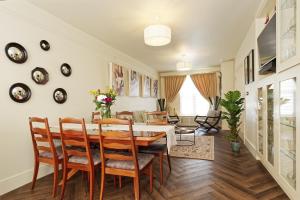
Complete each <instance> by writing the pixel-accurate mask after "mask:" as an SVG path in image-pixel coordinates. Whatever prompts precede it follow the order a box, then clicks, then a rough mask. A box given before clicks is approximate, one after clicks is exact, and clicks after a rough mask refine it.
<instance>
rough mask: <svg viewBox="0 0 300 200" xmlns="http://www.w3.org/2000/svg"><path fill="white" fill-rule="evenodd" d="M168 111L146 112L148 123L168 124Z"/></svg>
mask: <svg viewBox="0 0 300 200" xmlns="http://www.w3.org/2000/svg"><path fill="white" fill-rule="evenodd" d="M167 117H168V113H167V112H166V111H154V112H146V119H147V121H146V123H147V124H150V125H167V124H168V120H167Z"/></svg>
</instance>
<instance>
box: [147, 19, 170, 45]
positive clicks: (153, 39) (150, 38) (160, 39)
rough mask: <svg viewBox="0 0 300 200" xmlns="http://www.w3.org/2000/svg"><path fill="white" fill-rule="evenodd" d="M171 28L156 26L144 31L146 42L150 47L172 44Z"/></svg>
mask: <svg viewBox="0 0 300 200" xmlns="http://www.w3.org/2000/svg"><path fill="white" fill-rule="evenodd" d="M171 32H172V31H171V28H170V27H168V26H166V25H162V24H155V25H150V26H148V27H146V28H145V29H144V42H145V44H147V45H149V46H164V45H167V44H169V43H170V42H171Z"/></svg>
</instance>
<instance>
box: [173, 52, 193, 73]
mask: <svg viewBox="0 0 300 200" xmlns="http://www.w3.org/2000/svg"><path fill="white" fill-rule="evenodd" d="M176 68H177V71H188V70H190V69H191V68H192V63H191V62H188V61H187V59H186V55H185V54H182V58H181V61H179V62H177V63H176Z"/></svg>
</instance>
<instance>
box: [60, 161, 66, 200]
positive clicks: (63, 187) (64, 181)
mask: <svg viewBox="0 0 300 200" xmlns="http://www.w3.org/2000/svg"><path fill="white" fill-rule="evenodd" d="M67 176H68V169H67V166H66V165H65V163H64V169H63V179H62V186H61V196H60V199H61V200H62V199H64V194H65V189H66V182H67Z"/></svg>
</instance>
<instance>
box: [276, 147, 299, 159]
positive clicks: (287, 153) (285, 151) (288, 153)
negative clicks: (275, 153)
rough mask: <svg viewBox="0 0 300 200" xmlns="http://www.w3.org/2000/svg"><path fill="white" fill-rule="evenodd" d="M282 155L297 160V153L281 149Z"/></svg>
mask: <svg viewBox="0 0 300 200" xmlns="http://www.w3.org/2000/svg"><path fill="white" fill-rule="evenodd" d="M280 153H283V154H284V155H285V156H287V157H289V158H290V159H292V160H296V152H294V151H289V150H286V149H283V148H280Z"/></svg>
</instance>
